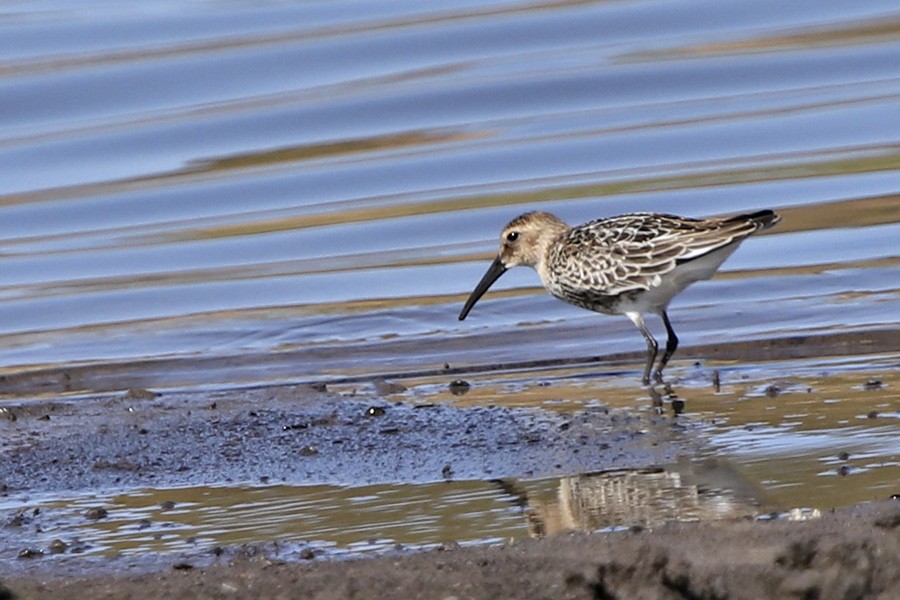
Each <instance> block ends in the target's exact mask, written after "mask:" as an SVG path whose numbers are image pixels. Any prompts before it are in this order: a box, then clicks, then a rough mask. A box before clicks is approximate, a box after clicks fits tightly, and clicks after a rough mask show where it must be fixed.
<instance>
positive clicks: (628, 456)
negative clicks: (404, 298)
mask: <svg viewBox="0 0 900 600" xmlns="http://www.w3.org/2000/svg"><path fill="white" fill-rule="evenodd" d="M451 379H452V378H451V377H448V378H447V381H448V382H449V381H450V380H451ZM532 384H533V385H537V386H541V385H548V386H551V387H552V384H551V383H549V382H545V383H541V382H540V381H538V380H535V381H533V382H532ZM336 387H338V388H339V386H336ZM398 398H404V399H402V400H400V399H398ZM636 408H637V406H634V407H632V409H616V408H610V407H608V406H606V405H604V404H602V403H599V402H598V403H594V404H588V405H584V406H582V407H581V408H579V409H577V410H567V411H549V410H544V409H537V408H527V407H526V408H522V407H511V406H502V405H480V404H479V405H475V406H463V405H453V404H449V403H444V402H431V401H429V400H428V397H427V396H426V397H417V396H415V395H406V396H404V395H403V386H402V385H401V384H399V383H396V382H391V381H385V380H382V379H369V380H365V381H359V382H358V384H356V385H354V386H352V388H350V389H349V391H348V388H347V387H344V388H343V391H341V392H336V391H334V390H332V389H331V384H328V385H327V386H326V385H320V384H302V385H280V386H264V387H252V388H246V389H230V390H219V391H194V392H167V391H164V392H163V393H157V392H153V391H149V390H145V389H131V390H128V391H121V392H117V393H106V394H98V395H93V396H80V397H77V398H62V397H60V398H53V399H30V400H21V401H6V402H4V404H3V405H2V412H0V417H2V418H0V499H2V500H3V501H4V502H5V506H6V507H7V508H6V509H4V511H3V514H2V515H0V518H2V524H0V600H9V599H11V598H19V599H25V598H58V597H90V598H130V597H148V596H154V597H155V596H159V595H166V596H169V597H171V598H172V599H180V598H234V597H260V598H269V597H279V598H383V597H423V598H432V597H458V598H463V597H464V598H640V597H646V598H669V597H671V598H760V597H805V598H813V597H815V598H885V599H886V598H894V597H897V595H898V594H900V558H898V557H900V504H898V501H897V500H888V499H887V498H885V500H884V501H882V502H876V503H868V504H860V505H856V506H852V507H848V508H843V509H839V510H824V511H823V514H822V515H821V516H820V517H818V518H809V519H806V518H807V517H810V516H813V517H817V515H811V514H810V513H801V514H800V516H801V517H803V518H804V519H806V520H802V521H789V520H788V519H787V518H786V517H785V518H777V519H768V520H766V519H759V518H758V515H760V514H763V515H764V514H766V512H767V507H766V506H765V505H764V504H762V503H760V504H755V499H754V498H753V494H752V492H749V493H748V494H747V495H746V498H744V497H743V496H741V495H740V494H738V495H721V494H719V493H718V492H716V493H712V494H710V493H709V492H710V490H717V489H718V488H722V489H725V488H729V489H732V490H733V489H734V488H736V487H740V485H741V482H737V483H735V480H733V479H732V478H731V477H730V474H728V473H726V474H725V475H724V476H723V474H722V473H721V472H720V471H717V470H715V469H710V470H709V471H710V472H702V471H703V469H702V468H699V467H698V463H696V462H692V461H695V459H696V458H697V457H698V455H701V454H702V453H703V452H704V450H706V445H705V440H704V438H703V428H702V424H701V423H700V422H699V421H698V420H696V419H695V418H694V417H692V416H691V414H690V413H688V414H686V415H678V414H676V413H675V412H674V411H673V410H672V405H671V404H666V405H664V406H662V407H661V408H660V409H657V410H650V409H649V408H650V407H649V406H647V405H644V406H643V407H642V408H640V409H638V410H635V409H636ZM679 461H686V462H687V463H688V464H689V465H691V466H690V467H689V468H688V469H687V470H685V471H670V470H669V469H670V466H671V465H673V464H675V463H678V462H679ZM660 465H668V466H666V467H665V468H663V467H660ZM704 468H705V467H704ZM622 473H624V474H627V475H628V477H631V479H629V481H631V482H632V483H634V481H637V482H638V486H639V491H640V492H641V494H642V496H640V497H642V498H644V497H649V496H654V497H655V498H657V499H659V501H660V502H662V503H663V504H665V505H667V506H669V507H671V506H674V507H675V509H674V512H665V511H664V512H663V513H660V514H661V515H662V516H661V517H660V518H659V519H657V520H656V521H653V520H649V521H640V520H638V521H637V522H639V523H641V524H639V525H635V526H632V527H631V528H630V529H628V530H622V528H615V530H614V531H608V530H604V526H605V525H607V522H605V521H598V520H596V519H597V513H596V512H595V509H597V507H594V508H591V507H589V506H587V507H580V508H579V506H575V504H577V503H578V502H587V503H588V504H590V502H591V501H593V500H594V499H596V497H597V494H599V493H603V494H607V493H608V491H609V490H610V489H613V487H615V489H617V490H621V489H622V485H623V484H622V480H616V477H618V474H622ZM710 473H712V475H710ZM541 477H559V478H560V479H559V481H560V488H559V491H558V492H557V496H558V497H557V498H556V499H555V500H553V502H558V503H561V504H563V505H566V506H562V507H560V506H553V507H547V506H542V505H541V503H540V502H535V501H534V500H533V499H529V498H527V497H526V494H523V495H522V503H523V506H527V509H526V510H525V512H524V513H523V517H524V518H527V519H528V521H529V526H530V528H531V534H532V535H533V537H534V538H535V539H526V538H518V539H514V540H509V541H505V542H502V543H497V542H494V543H491V544H483V545H476V546H470V547H466V548H460V547H459V546H458V545H456V544H455V543H453V542H450V543H447V544H442V545H440V546H438V547H437V548H435V547H431V549H426V550H423V549H422V548H419V549H415V548H397V549H396V550H395V551H388V552H382V553H374V554H369V555H368V556H367V557H365V558H358V557H355V558H350V559H348V558H338V557H335V556H329V555H328V554H327V553H321V552H318V551H311V550H310V549H309V548H308V547H304V546H303V545H302V544H291V543H287V544H283V543H280V542H259V543H247V544H240V545H222V546H215V547H214V548H209V547H200V546H198V547H196V548H195V549H194V550H186V551H179V552H169V553H157V554H152V553H144V554H137V555H117V554H113V555H109V554H102V553H101V554H97V553H93V554H92V553H91V549H90V548H89V546H88V547H87V552H85V548H86V546H84V545H83V544H82V545H79V540H77V539H74V538H71V537H65V535H64V534H60V533H59V531H66V529H65V527H62V526H61V524H62V525H65V523H64V521H65V520H66V519H70V518H71V517H70V516H65V515H64V514H63V513H55V512H54V510H53V509H47V508H42V509H41V510H39V511H35V509H34V507H35V506H37V505H38V500H37V499H40V498H42V497H47V496H48V495H49V496H58V497H61V498H66V497H67V495H71V494H73V493H80V492H84V491H90V492H103V491H107V492H111V491H119V492H121V493H122V494H124V495H127V494H128V493H129V490H140V489H147V488H163V489H165V488H167V487H176V486H190V485H209V484H222V483H224V484H234V483H239V484H246V485H250V486H266V485H276V484H285V485H307V484H311V483H315V484H335V485H364V484H373V483H378V482H385V483H413V484H415V483H428V482H452V481H454V480H460V481H476V480H477V481H492V482H497V485H500V486H511V485H514V484H511V483H510V482H509V480H513V479H515V478H541ZM723 477H724V478H725V479H729V480H728V481H727V482H724V483H723ZM642 478H643V479H642ZM672 482H675V483H676V484H677V485H676V486H675V487H671V486H670V484H672ZM604 486H605V487H604ZM610 486H613V487H610ZM616 486H618V487H616ZM667 486H669V487H667ZM685 490H690V493H688V494H687V495H683V496H682V495H680V494H683V493H684V491H685ZM606 498H607V500H606V501H605V502H606V503H605V504H603V506H602V511H601V512H603V513H604V514H608V513H610V512H614V511H615V510H617V509H621V510H623V511H631V510H638V511H640V510H643V509H645V508H646V506H638V507H637V509H635V507H634V504H635V503H637V504H638V505H640V504H641V502H640V501H637V499H638V496H634V495H627V494H626V495H625V496H624V497H623V498H622V502H623V504H622V506H620V507H616V506H612V505H610V504H609V499H608V497H606ZM745 500H746V501H745ZM636 501H637V502H636ZM691 503H694V504H695V505H694V506H692V507H691V508H694V509H697V510H706V509H707V508H709V511H708V513H709V515H710V516H709V519H715V520H707V517H706V516H699V517H698V516H697V515H698V513H697V512H692V513H680V512H678V509H680V508H681V507H682V506H687V505H690V504H691ZM704 503H705V504H704ZM723 507H727V508H728V512H727V514H726V512H723ZM97 508H98V509H101V508H104V507H103V506H98V507H97ZM562 508H564V509H565V510H563V511H562V512H563V513H565V515H564V516H565V518H561V517H560V516H559V515H558V514H556V513H558V512H559V511H560V510H561V509H562ZM551 509H552V510H551ZM542 511H543V512H542ZM716 511H718V513H719V514H715V515H713V513H714V512H716ZM551 513H552V514H551ZM626 516H627V517H629V519H626V520H625V521H622V520H621V519H622V517H621V515H619V516H617V517H616V518H618V519H620V520H619V521H616V520H615V518H614V519H612V520H610V521H609V523H613V524H614V523H617V522H631V520H630V517H631V516H632V515H626ZM78 518H79V519H84V518H92V517H87V516H85V515H82V514H79V515H78ZM567 519H568V520H567ZM69 525H70V524H69ZM152 525H153V524H149V525H148V527H150V526H152ZM572 528H576V529H581V530H585V531H587V532H593V533H586V532H581V533H572V532H571V531H569V530H570V529H572ZM600 531H604V532H600ZM57 540H59V542H61V545H59V544H57ZM59 548H61V550H60V551H59V552H58V553H57V549H59ZM82 552H84V553H83V554H82Z"/></svg>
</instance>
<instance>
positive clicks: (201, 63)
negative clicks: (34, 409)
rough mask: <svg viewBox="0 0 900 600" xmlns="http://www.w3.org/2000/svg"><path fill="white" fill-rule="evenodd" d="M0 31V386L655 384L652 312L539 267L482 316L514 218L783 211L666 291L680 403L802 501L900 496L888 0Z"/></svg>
mask: <svg viewBox="0 0 900 600" xmlns="http://www.w3.org/2000/svg"><path fill="white" fill-rule="evenodd" d="M0 40H2V41H0V115H2V117H0V172H2V177H0V282H2V287H0V376H2V377H3V379H2V380H0V403H4V402H16V401H20V400H23V399H28V398H35V397H55V396H58V395H60V394H68V395H73V396H77V395H79V394H87V393H94V392H121V391H122V390H126V389H129V388H134V387H146V388H152V389H156V390H174V389H181V390H193V389H212V388H229V387H240V386H248V385H263V384H279V383H287V382H294V381H313V380H314V381H322V380H327V381H346V380H347V378H348V377H350V378H357V379H358V380H365V379H366V378H371V377H375V376H381V375H384V374H393V375H401V376H402V375H403V374H404V373H407V374H409V375H411V377H410V380H409V381H408V382H407V383H409V384H410V390H411V391H410V392H409V393H408V394H407V395H406V396H404V397H403V398H401V399H405V400H415V399H416V398H418V397H420V396H425V397H432V396H435V395H437V396H440V397H441V398H443V396H441V395H442V394H443V395H447V393H446V390H445V387H444V386H445V385H446V383H447V382H446V381H445V380H444V379H442V378H441V377H438V376H437V375H435V374H438V373H440V371H441V369H442V368H443V366H444V365H450V366H451V367H453V368H458V369H461V370H462V371H463V372H465V371H466V370H467V369H468V370H469V373H471V374H472V375H471V376H469V379H470V380H471V381H472V382H473V384H475V385H474V390H475V391H473V393H472V394H471V395H470V396H468V397H467V399H466V400H465V401H466V402H476V401H482V402H486V403H501V402H502V403H507V402H508V403H521V404H523V405H529V404H531V405H533V406H534V405H536V406H544V407H546V408H548V409H555V408H554V407H556V406H558V405H559V404H563V405H565V404H566V403H571V402H576V403H577V402H581V401H584V402H594V403H612V404H616V403H618V404H621V405H631V406H634V407H635V408H636V409H642V407H643V406H644V405H643V404H642V403H643V402H645V401H646V392H645V391H643V390H641V388H640V387H639V386H638V381H637V380H638V377H639V372H640V369H641V368H642V361H641V359H640V353H641V351H642V348H643V341H642V340H641V339H640V336H639V334H638V333H637V332H636V331H635V330H634V328H633V326H632V325H631V323H630V322H628V321H627V320H626V319H620V318H610V317H601V316H597V315H592V314H589V313H586V312H584V311H581V310H579V309H576V308H573V307H569V306H566V305H563V304H562V303H560V302H558V301H556V300H554V299H552V298H550V297H548V296H547V295H546V294H545V293H543V291H542V290H540V289H539V288H538V287H537V278H536V276H535V275H534V273H532V272H527V271H524V270H523V271H522V272H517V271H513V272H510V273H508V274H507V275H505V276H504V277H503V279H501V280H500V281H499V282H498V284H497V285H496V288H495V289H496V290H497V293H496V294H494V295H489V296H488V297H486V298H485V299H484V300H482V301H481V302H480V303H479V305H478V306H477V307H476V308H475V310H474V311H473V313H472V314H471V315H470V317H469V318H468V319H467V320H466V321H465V322H462V323H460V322H459V321H457V319H456V316H457V314H458V311H459V309H460V308H461V303H462V301H463V299H464V298H465V296H466V294H467V293H468V292H469V291H470V290H471V288H472V286H473V285H474V284H475V283H476V282H477V281H478V279H479V277H480V276H481V274H482V273H483V271H484V269H485V268H486V267H487V264H488V261H489V260H490V258H491V256H492V253H493V252H494V251H495V246H496V236H497V234H498V232H499V230H500V229H501V227H502V226H503V225H504V224H505V223H506V222H507V221H508V220H509V219H511V218H512V217H514V216H516V215H517V214H519V213H520V212H523V211H525V210H532V209H543V210H550V211H553V212H555V213H557V214H558V215H560V216H561V217H563V218H564V219H566V220H567V221H569V222H571V223H578V222H582V221H586V220H589V219H593V218H598V217H602V216H609V215H614V214H618V213H622V212H628V211H639V210H652V211H665V212H671V213H679V214H686V215H694V216H701V215H713V214H728V213H734V212H740V211H750V210H757V209H761V208H772V209H775V210H777V211H778V212H779V213H781V214H782V216H783V221H782V223H781V224H780V225H779V226H778V227H777V228H776V229H774V230H771V231H769V232H766V233H765V234H764V235H760V236H757V237H755V238H754V239H752V240H750V241H748V242H747V243H746V244H744V245H743V246H742V247H741V249H740V250H739V251H738V252H737V253H736V254H735V255H734V256H733V257H732V258H731V259H729V261H728V262H727V263H726V264H725V265H724V267H723V269H722V272H721V274H720V275H719V276H717V277H716V278H715V279H714V280H712V281H710V282H706V283H702V284H698V285H696V286H694V287H692V288H690V289H689V290H687V291H686V292H685V293H684V294H683V295H682V296H680V297H679V298H678V299H677V300H675V302H674V303H673V305H672V307H671V310H670V315H671V318H672V321H673V323H674V324H675V327H676V328H677V330H678V332H679V335H680V337H681V340H682V346H683V351H682V352H680V354H679V355H676V359H675V360H674V361H673V363H672V368H671V373H672V376H673V378H674V379H673V380H674V381H675V383H676V387H677V386H681V390H680V393H681V395H682V396H684V397H685V398H687V400H688V401H689V402H690V403H691V404H689V407H690V408H689V411H688V415H689V416H691V415H692V416H693V418H703V419H708V420H709V421H710V424H711V425H710V426H711V428H712V429H711V431H710V437H711V440H712V441H713V443H714V445H716V446H717V447H718V448H720V451H721V453H722V454H723V455H724V456H727V457H729V458H730V459H732V460H734V461H736V462H737V463H738V464H740V465H742V468H743V469H744V470H745V471H746V474H747V475H748V477H750V478H751V479H754V480H756V481H758V482H759V483H760V484H761V485H762V486H763V487H764V488H766V490H767V491H768V493H771V494H774V496H775V502H774V504H775V505H777V506H779V507H782V508H787V507H790V506H808V505H830V504H835V503H841V502H856V501H861V500H867V499H875V498H883V497H885V496H886V495H889V492H891V493H896V491H897V490H896V481H897V478H898V475H897V464H898V461H900V449H898V447H897V443H896V439H897V438H898V435H897V434H898V432H900V429H898V426H900V425H898V421H897V418H896V416H895V415H896V414H897V413H898V411H900V396H898V393H897V389H898V386H900V380H898V379H897V372H898V364H900V342H898V341H897V339H898V338H897V336H896V333H897V329H898V328H897V320H898V314H900V302H898V295H900V245H898V242H897V240H898V239H900V109H898V107H900V102H898V100H900V69H898V66H897V65H898V64H900V11H898V9H897V7H896V3H894V2H887V1H883V2H880V1H875V2H867V3H846V2H837V1H824V2H823V1H816V2H794V3H790V4H784V3H781V2H774V1H773V2H769V1H763V2H752V3H745V2H703V1H694V2H688V3H684V2H671V1H620V2H522V1H507V2H502V1H501V2H490V3H484V2H468V1H465V0H462V1H457V2H440V3H432V2H426V3H414V4H399V5H398V4H396V3H393V2H378V1H370V2H338V3H333V2H275V3H253V2H240V3H238V2H194V3H183V2H177V3H173V2H166V1H163V0H154V1H151V2H143V3H141V4H140V6H137V5H135V6H131V5H127V6H126V5H120V4H119V3H113V2H99V1H95V2H80V3H78V4H77V5H73V4H70V3H65V2H58V1H54V0H47V1H44V2H36V3H13V4H8V5H6V6H4V8H3V9H2V11H0ZM653 327H658V324H654V325H653ZM659 329H661V328H659ZM772 340H776V341H777V340H781V342H775V343H774V346H773V347H775V348H776V349H777V350H776V351H772V352H769V351H762V350H758V351H756V353H755V354H754V351H753V350H752V349H753V348H757V349H759V348H763V347H767V348H768V347H769V346H766V344H772V343H773V342H772ZM791 340H795V341H796V340H800V341H799V342H797V343H796V344H794V343H793V342H791ZM892 340H893V341H892ZM876 342H877V343H876ZM794 346H796V347H797V348H799V349H798V350H795V351H791V350H790V349H791V348H793V347H794ZM692 348H693V349H694V350H693V351H692V350H691V349H692ZM729 348H730V349H731V350H729ZM595 356H602V357H607V358H610V357H612V358H615V359H616V360H613V361H612V362H610V363H609V364H611V365H612V367H609V369H608V370H604V368H605V367H597V366H596V365H594V366H592V367H587V366H584V365H586V364H587V363H588V362H589V360H588V359H589V358H590V357H595ZM766 358H767V359H768V360H763V359H766ZM558 359H561V360H564V361H565V360H571V361H574V363H573V364H577V365H582V366H579V367H573V368H575V372H572V373H569V372H565V373H563V374H560V372H559V371H558V370H557V368H556V367H554V366H553V365H552V361H554V360H558ZM697 360H700V361H702V363H701V368H700V371H695V369H696V367H695V366H694V364H693V363H694V361H697ZM533 361H550V362H548V363H546V364H544V366H545V367H547V368H548V369H549V370H548V371H546V372H543V371H540V370H537V371H535V370H534V369H533V365H532V370H530V371H521V370H519V369H517V368H516V367H515V365H519V367H522V366H523V365H527V364H531V363H533ZM497 364H500V365H509V368H508V369H505V371H508V373H510V374H509V375H504V374H503V371H504V369H502V368H501V369H500V371H501V373H499V374H494V375H477V373H478V372H479V371H483V370H484V368H485V367H487V366H490V365H497ZM716 369H719V370H720V371H721V373H720V375H721V377H722V378H723V381H724V385H725V386H726V387H725V389H726V391H725V392H719V393H718V394H713V393H712V392H711V391H709V390H712V389H713V388H712V385H711V381H712V376H713V375H712V374H713V371H714V370H716ZM698 372H699V373H701V374H700V375H698V374H697V373H698ZM429 373H431V374H432V375H429ZM523 373H524V374H525V375H522V374H523ZM570 375H571V376H572V377H573V378H574V379H573V380H572V381H574V382H576V383H577V384H578V385H574V386H569V387H564V388H563V389H565V390H570V388H571V390H575V389H577V390H579V391H577V392H576V391H571V393H572V394H573V395H570V396H566V395H565V394H568V393H569V392H565V393H563V394H560V393H557V395H556V396H555V397H554V398H551V399H550V400H552V402H550V403H549V404H547V402H546V400H547V398H544V397H540V398H537V399H530V396H529V394H528V390H531V389H532V388H533V386H532V383H533V381H536V380H537V379H540V378H545V379H546V378H550V379H558V380H559V381H562V380H564V379H565V378H567V377H569V376H570ZM506 378H513V379H517V378H518V379H521V381H520V384H518V385H505V384H504V383H503V381H504V380H505V379H506ZM529 378H530V379H531V380H532V381H531V383H529V381H528V380H529ZM785 378H787V379H786V380H785ZM783 380H785V381H783ZM870 380H873V381H875V380H877V381H878V382H879V385H877V386H876V385H871V386H869V388H865V387H864V386H865V385H866V383H867V382H869V381H870ZM744 382H750V383H746V385H745V383H744ZM779 382H780V383H779ZM751 383H752V385H751ZM773 384H774V385H776V387H777V388H778V389H779V390H780V391H778V392H775V395H774V396H771V397H770V396H767V395H766V391H765V390H766V389H769V386H771V385H773ZM729 386H732V387H729ZM733 386H737V387H733ZM804 386H806V387H807V388H809V389H810V390H812V391H811V392H808V393H806V392H803V389H804ZM478 390H480V391H478ZM489 390H491V392H490V393H487V392H488V391H489ZM556 390H557V392H558V390H559V388H558V387H557V388H556ZM686 390H687V391H686ZM700 390H703V391H702V392H701V391H700ZM785 390H786V391H785ZM782 392H784V393H782ZM446 401H448V402H449V401H456V400H454V399H452V398H449V397H448V398H447V399H446ZM460 401H461V400H460ZM872 411H875V412H876V413H878V414H879V415H880V416H879V417H877V418H871V419H870V418H868V417H867V415H868V414H869V413H870V412H872ZM891 415H894V416H893V417H892V416H891ZM841 452H848V453H849V455H850V458H849V459H847V460H844V459H839V458H837V457H838V456H839V455H840V453H841ZM797 456H802V457H806V458H804V459H803V460H799V461H795V460H794V459H795V458H796V457H797ZM848 460H849V462H848ZM842 466H846V467H847V469H846V470H845V472H844V471H840V468H841V467H842ZM839 472H841V473H843V474H837V473H839ZM210 483H211V484H216V483H220V482H210ZM491 535H493V534H487V533H485V537H491ZM503 535H505V533H504V534H503ZM451 537H452V536H451ZM431 541H434V540H431ZM429 543H430V542H429Z"/></svg>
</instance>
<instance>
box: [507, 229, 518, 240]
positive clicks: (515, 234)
mask: <svg viewBox="0 0 900 600" xmlns="http://www.w3.org/2000/svg"><path fill="white" fill-rule="evenodd" d="M517 239H519V232H518V231H510V232H509V233H507V234H506V241H507V242H514V241H516V240H517Z"/></svg>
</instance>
